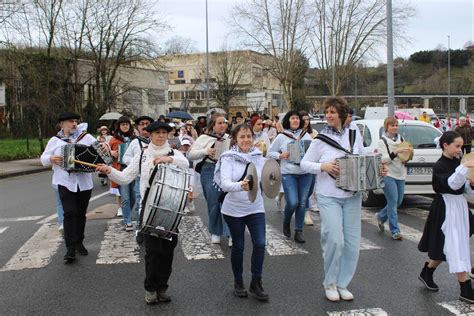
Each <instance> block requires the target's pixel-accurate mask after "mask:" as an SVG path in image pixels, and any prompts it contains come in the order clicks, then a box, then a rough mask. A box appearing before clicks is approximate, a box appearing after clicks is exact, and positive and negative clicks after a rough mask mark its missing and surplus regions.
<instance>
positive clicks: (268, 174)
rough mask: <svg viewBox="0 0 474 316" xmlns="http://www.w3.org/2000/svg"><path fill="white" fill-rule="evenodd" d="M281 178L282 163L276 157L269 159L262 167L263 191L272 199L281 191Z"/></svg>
mask: <svg viewBox="0 0 474 316" xmlns="http://www.w3.org/2000/svg"><path fill="white" fill-rule="evenodd" d="M281 180H282V176H281V169H280V165H279V164H278V162H276V160H274V159H267V161H266V162H265V164H264V165H263V169H262V179H261V183H262V191H263V193H265V195H266V196H267V197H268V198H270V199H273V198H275V197H276V196H277V195H278V193H279V192H280V186H281Z"/></svg>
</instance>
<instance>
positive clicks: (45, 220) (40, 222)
mask: <svg viewBox="0 0 474 316" xmlns="http://www.w3.org/2000/svg"><path fill="white" fill-rule="evenodd" d="M107 194H109V191H106V192H103V193H101V194H99V195H96V196H93V197H91V199H90V200H89V202H92V201H95V200H97V199H99V198H101V197H103V196H105V195H107ZM41 217H43V216H41ZM41 217H40V218H41ZM56 217H57V214H56V213H54V214H52V215H50V216H48V217H46V218H44V219H43V220H41V221H39V222H38V223H36V224H40V225H42V224H46V223H49V222H50V221H52V220H53V219H55V218H56ZM0 222H1V220H0Z"/></svg>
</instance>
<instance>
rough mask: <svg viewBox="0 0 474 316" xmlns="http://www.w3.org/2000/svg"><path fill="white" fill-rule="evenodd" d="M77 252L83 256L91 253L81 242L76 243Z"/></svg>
mask: <svg viewBox="0 0 474 316" xmlns="http://www.w3.org/2000/svg"><path fill="white" fill-rule="evenodd" d="M76 252H77V253H78V254H80V255H81V256H87V255H88V254H89V251H87V249H86V247H84V245H83V244H82V243H81V244H79V245H76Z"/></svg>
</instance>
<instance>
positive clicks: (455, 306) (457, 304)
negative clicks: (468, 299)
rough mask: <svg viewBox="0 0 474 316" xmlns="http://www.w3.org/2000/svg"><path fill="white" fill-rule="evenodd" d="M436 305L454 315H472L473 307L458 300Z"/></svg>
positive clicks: (473, 313) (473, 312)
mask: <svg viewBox="0 0 474 316" xmlns="http://www.w3.org/2000/svg"><path fill="white" fill-rule="evenodd" d="M438 305H440V306H442V307H444V308H446V309H447V310H448V311H450V312H451V313H453V314H454V315H474V306H473V305H472V304H468V303H464V302H461V301H459V300H457V301H452V302H441V303H438Z"/></svg>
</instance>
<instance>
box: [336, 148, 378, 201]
mask: <svg viewBox="0 0 474 316" xmlns="http://www.w3.org/2000/svg"><path fill="white" fill-rule="evenodd" d="M336 163H337V165H338V167H339V175H338V176H337V177H336V187H338V188H340V189H342V190H345V191H352V192H360V191H372V190H377V189H381V188H383V187H384V183H383V177H382V168H383V167H382V155H380V154H379V155H346V156H344V157H342V158H338V159H336Z"/></svg>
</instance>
